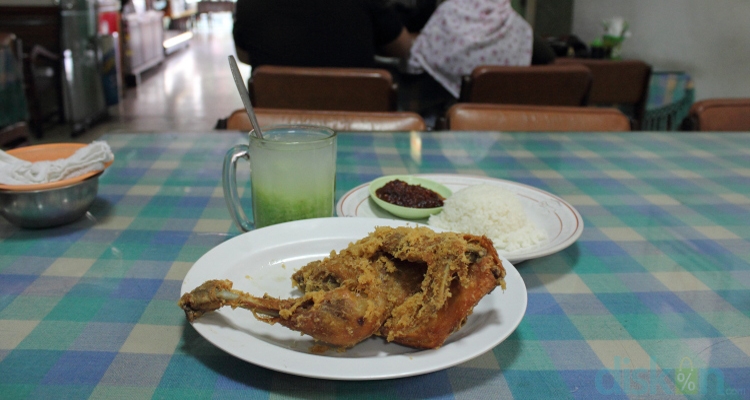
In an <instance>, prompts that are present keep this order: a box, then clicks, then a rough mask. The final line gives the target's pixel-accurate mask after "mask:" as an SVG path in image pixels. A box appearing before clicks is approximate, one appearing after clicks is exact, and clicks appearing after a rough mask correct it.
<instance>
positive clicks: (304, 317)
mask: <svg viewBox="0 0 750 400" xmlns="http://www.w3.org/2000/svg"><path fill="white" fill-rule="evenodd" d="M504 276H505V269H504V268H503V266H502V263H501V261H500V259H499V258H498V256H497V252H496V251H495V248H494V247H493V245H492V242H491V241H490V240H489V239H487V238H486V237H484V236H474V235H462V234H457V233H435V232H434V231H432V230H431V229H429V228H426V227H419V228H408V227H399V228H390V227H379V228H376V229H375V231H374V232H373V233H371V234H370V235H368V236H367V237H365V238H363V239H361V240H359V241H357V242H355V243H352V244H350V245H349V246H348V247H347V248H346V249H344V250H342V251H340V252H339V253H336V252H335V251H333V252H331V255H330V256H329V257H327V258H325V259H324V260H321V261H314V262H311V263H309V264H307V265H306V266H304V267H302V268H301V269H300V270H299V271H297V272H295V273H294V275H293V276H292V282H293V284H294V285H295V286H297V287H298V288H299V289H300V290H301V291H302V292H303V293H304V295H303V296H301V297H299V298H291V299H277V298H273V297H270V296H267V295H264V296H263V297H255V296H253V295H250V294H247V293H243V292H240V291H237V290H233V289H232V283H231V282H230V281H226V280H223V281H220V280H213V281H207V282H205V283H204V284H202V285H201V286H199V287H198V288H196V289H195V290H193V291H192V292H189V293H185V294H184V295H183V296H182V298H181V299H180V301H179V305H180V307H181V308H182V309H183V310H184V311H185V315H186V316H187V318H188V320H190V321H193V320H195V319H196V318H198V317H200V316H201V315H203V314H204V313H206V312H210V311H215V310H217V309H218V308H220V307H222V306H231V307H233V308H236V307H241V308H246V309H249V310H251V311H252V312H253V314H254V315H255V317H256V318H258V319H259V320H261V321H265V322H268V323H280V324H281V325H283V326H286V327H288V328H290V329H293V330H295V331H299V332H302V333H305V334H308V335H310V336H312V337H313V338H314V339H316V340H319V341H322V342H325V343H328V344H331V345H334V346H338V347H344V348H347V347H351V346H354V345H355V344H357V343H359V342H361V341H362V340H364V339H366V338H368V337H370V336H372V335H377V336H382V337H384V338H385V339H386V340H387V341H389V342H395V343H400V344H404V345H407V346H412V347H416V348H437V347H440V346H441V345H442V344H443V343H444V342H445V340H446V339H447V338H448V336H450V334H451V333H453V332H455V331H456V330H458V329H459V328H460V327H461V326H462V325H463V324H464V323H465V321H466V318H467V317H468V316H469V315H470V314H471V312H472V310H473V308H474V306H475V305H476V304H477V303H478V302H479V301H480V300H481V299H482V297H484V296H485V295H486V294H488V293H490V292H491V291H492V290H493V289H494V288H495V287H496V286H501V287H502V288H503V289H504V288H505V281H504V279H503V278H504Z"/></svg>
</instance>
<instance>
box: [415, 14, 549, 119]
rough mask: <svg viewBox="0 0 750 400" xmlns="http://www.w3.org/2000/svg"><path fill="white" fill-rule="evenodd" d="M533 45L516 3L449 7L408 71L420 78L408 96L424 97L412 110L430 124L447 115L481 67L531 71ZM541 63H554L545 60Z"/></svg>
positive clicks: (424, 36)
mask: <svg viewBox="0 0 750 400" xmlns="http://www.w3.org/2000/svg"><path fill="white" fill-rule="evenodd" d="M533 43H534V35H533V31H532V29H531V26H530V25H529V24H528V22H526V21H525V20H524V19H523V17H522V16H521V15H520V14H518V13H517V12H516V11H515V10H514V9H513V8H512V7H511V3H510V0H446V1H444V2H443V3H441V4H440V6H438V8H437V9H436V10H435V12H434V13H433V14H432V16H431V17H430V19H429V21H428V22H427V24H426V25H425V26H424V28H423V29H422V31H421V32H420V34H419V36H418V37H417V38H416V40H415V41H414V45H413V46H412V48H411V55H410V57H409V59H408V64H407V67H406V70H407V72H409V73H412V74H415V75H414V78H412V81H413V82H412V84H411V85H404V90H405V91H407V92H408V91H411V92H412V93H415V94H418V96H419V99H413V98H412V99H411V101H412V103H413V104H417V105H416V107H417V108H418V109H414V106H412V107H411V108H412V110H413V111H416V112H418V113H420V114H422V116H423V117H424V118H425V119H426V120H429V119H431V115H432V117H434V116H437V117H440V116H442V115H444V113H445V111H446V110H447V109H448V107H450V105H452V104H453V103H455V102H456V100H457V99H458V97H459V94H460V90H461V79H462V77H463V76H464V75H470V74H471V71H472V70H473V69H474V68H475V67H477V66H480V65H513V66H524V65H530V64H531V61H532V48H533ZM538 59H539V60H540V62H544V63H546V62H549V57H545V56H544V54H542V56H541V57H538ZM403 82H409V79H408V78H406V77H404V79H403ZM409 86H412V87H411V88H410V87H409ZM413 87H417V88H416V89H414V88H413ZM425 94H429V95H425ZM428 124H429V123H428Z"/></svg>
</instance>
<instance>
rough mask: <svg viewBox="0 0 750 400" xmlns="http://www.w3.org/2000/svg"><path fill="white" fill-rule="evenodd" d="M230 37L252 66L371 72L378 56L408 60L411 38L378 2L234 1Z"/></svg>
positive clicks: (242, 56) (370, 0)
mask: <svg viewBox="0 0 750 400" xmlns="http://www.w3.org/2000/svg"><path fill="white" fill-rule="evenodd" d="M232 34H233V37H234V43H235V47H236V50H237V57H238V58H239V60H240V61H242V62H244V63H246V64H250V65H251V66H253V67H258V66H260V65H264V64H268V65H284V66H306V67H342V68H343V67H350V68H374V67H376V64H375V55H376V54H378V55H385V56H391V57H399V58H406V57H408V54H409V49H410V47H411V43H412V41H413V39H414V35H412V34H410V33H409V32H408V31H407V30H406V28H405V27H404V25H403V24H402V23H401V21H400V20H399V18H398V15H397V14H396V13H395V11H394V10H393V9H392V8H390V7H387V6H386V5H385V3H384V2H383V1H379V0H238V1H237V5H236V13H235V21H234V27H233V31H232Z"/></svg>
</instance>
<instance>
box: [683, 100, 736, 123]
mask: <svg viewBox="0 0 750 400" xmlns="http://www.w3.org/2000/svg"><path fill="white" fill-rule="evenodd" d="M688 118H689V119H690V120H691V121H692V124H693V125H694V127H693V128H694V130H698V131H750V98H726V99H705V100H701V101H698V102H695V103H693V105H692V106H691V107H690V111H689V113H688Z"/></svg>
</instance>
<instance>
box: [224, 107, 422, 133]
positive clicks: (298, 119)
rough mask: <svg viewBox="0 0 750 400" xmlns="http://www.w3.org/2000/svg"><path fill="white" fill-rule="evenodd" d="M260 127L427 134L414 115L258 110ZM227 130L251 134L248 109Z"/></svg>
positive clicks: (231, 118) (228, 121)
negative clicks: (298, 127) (421, 132)
mask: <svg viewBox="0 0 750 400" xmlns="http://www.w3.org/2000/svg"><path fill="white" fill-rule="evenodd" d="M255 115H256V116H257V117H258V123H259V124H260V126H261V127H263V126H271V125H317V126H326V127H329V128H331V129H333V130H335V131H424V130H425V129H426V128H425V123H424V120H423V119H422V117H421V116H419V114H417V113H413V112H396V111H394V112H375V111H363V112H358V111H320V110H290V109H265V108H256V109H255ZM226 129H227V130H239V131H250V130H252V129H253V128H252V125H251V124H250V118H248V116H247V113H246V112H245V109H239V110H235V111H234V112H232V114H230V115H229V117H228V118H227V119H226Z"/></svg>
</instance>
